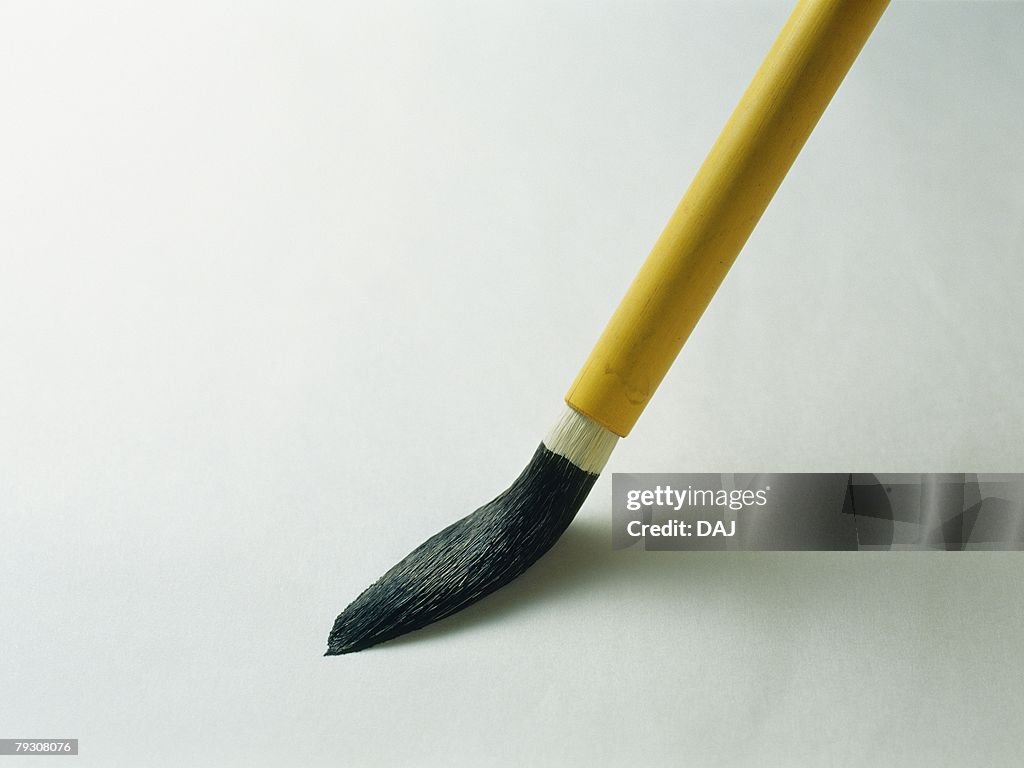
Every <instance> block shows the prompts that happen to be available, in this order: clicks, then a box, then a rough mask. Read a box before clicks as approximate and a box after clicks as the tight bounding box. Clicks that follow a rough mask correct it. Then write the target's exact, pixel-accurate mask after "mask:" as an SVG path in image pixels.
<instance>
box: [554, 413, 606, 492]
mask: <svg viewBox="0 0 1024 768" xmlns="http://www.w3.org/2000/svg"><path fill="white" fill-rule="evenodd" d="M618 441H619V436H618V435H616V434H615V433H614V432H612V431H610V430H607V429H605V428H604V427H602V426H601V425H600V424H598V423H597V422H596V421H594V420H593V419H590V418H587V417H586V416H584V415H583V414H582V413H580V412H579V411H576V410H574V409H572V408H569V407H566V409H565V410H564V411H563V412H562V415H561V417H560V418H559V419H558V422H557V423H556V424H555V426H554V427H553V428H552V429H551V431H550V432H549V433H548V436H547V437H545V438H544V445H545V447H546V448H547V449H548V450H549V451H551V452H552V453H557V454H558V455H559V456H564V457H565V458H567V459H568V460H569V461H571V462H572V463H573V464H575V465H576V466H577V467H579V468H580V469H582V470H583V471H584V472H589V473H590V474H592V475H599V474H601V470H602V469H604V465H605V464H607V463H608V457H609V456H611V455H612V450H614V448H615V444H616V443H617V442H618Z"/></svg>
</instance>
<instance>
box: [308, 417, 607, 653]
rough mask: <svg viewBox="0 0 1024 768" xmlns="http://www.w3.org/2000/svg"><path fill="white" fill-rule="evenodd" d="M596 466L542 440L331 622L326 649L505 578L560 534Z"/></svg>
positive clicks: (358, 640) (352, 644)
mask: <svg viewBox="0 0 1024 768" xmlns="http://www.w3.org/2000/svg"><path fill="white" fill-rule="evenodd" d="M598 429H602V428H600V427H598ZM609 452H610V451H609ZM604 458H605V459H607V455H605V457H604ZM602 466H603V462H602ZM598 472H600V468H598V470H597V472H588V471H585V470H584V469H581V468H580V467H579V466H577V465H576V464H574V463H573V462H572V461H570V460H569V459H567V458H566V457H565V456H564V455H561V454H560V453H556V452H553V451H551V450H549V449H548V448H547V447H546V446H545V445H544V443H541V445H540V447H539V448H538V449H537V452H536V453H535V454H534V456H533V459H532V460H531V461H530V463H529V465H528V466H527V467H526V469H525V470H523V473H522V474H521V475H520V476H519V477H518V478H517V479H516V481H515V482H514V483H513V484H512V486H511V487H510V488H509V489H508V490H507V491H505V492H504V493H502V494H501V495H500V496H498V497H497V498H496V499H494V501H492V502H490V503H489V504H486V505H484V506H483V507H481V508H480V509H478V510H477V511H476V512H474V513H472V514H471V515H468V516H467V517H464V518H462V519H461V520H459V521H458V522H457V523H454V524H452V525H450V526H448V527H447V528H445V529H444V530H443V531H441V532H440V533H438V534H436V535H435V536H433V537H431V538H429V539H427V541H425V542H424V543H423V544H421V545H420V546H419V547H417V548H416V549H415V550H413V551H412V552H411V553H410V554H409V555H408V556H407V557H406V558H405V559H404V560H402V561H401V562H400V563H398V565H396V566H395V567H394V568H392V569H391V570H390V571H388V572H387V573H385V574H384V575H383V576H382V577H381V578H380V579H379V580H378V581H377V582H376V583H375V584H374V585H373V586H371V587H370V588H369V589H367V590H366V591H365V592H363V593H362V594H361V595H360V596H359V597H357V598H356V599H355V600H354V601H353V602H352V604H351V605H350V606H349V607H348V608H346V609H345V610H344V611H343V612H342V614H341V615H340V616H338V618H337V620H335V622H334V628H333V629H332V630H331V634H330V637H329V639H328V647H327V653H326V654H325V655H327V656H333V655H338V654H343V653H352V652H353V651H359V650H362V649H364V648H368V647H370V646H371V645H376V644H377V643H382V642H384V641H385V640H390V639H392V638H395V637H399V636H400V635H404V634H406V633H408V632H412V631H413V630H416V629H420V628H421V627H425V626H427V625H428V624H431V623H433V622H435V621H437V620H439V619H443V618H444V617H446V616H450V615H451V614H453V613H455V612H457V611H460V610H462V609H463V608H465V607H466V606H468V605H470V604H472V603H475V602H476V601H477V600H479V599H480V598H482V597H485V596H486V595H489V594H490V593H491V592H494V591H495V590H496V589H499V588H501V587H503V586H505V585H506V584H508V583H509V582H510V581H512V580H513V579H515V578H516V577H517V576H519V575H520V574H521V573H522V572H523V571H525V570H526V569H527V568H529V567H530V566H531V565H533V563H534V562H536V560H537V559H538V558H539V557H540V556H541V555H543V554H544V553H545V552H547V551H548V550H549V549H550V548H551V546H552V545H553V544H554V543H555V542H556V541H557V540H558V537H559V536H561V535H562V533H563V532H564V531H565V529H566V528H567V527H568V525H569V523H570V522H572V519H573V518H574V517H575V516H576V512H577V511H578V510H579V508H580V506H581V505H582V504H583V501H584V499H586V497H587V494H588V493H589V492H590V489H591V488H592V487H593V485H594V482H595V481H596V480H597V476H598V474H597V473H598Z"/></svg>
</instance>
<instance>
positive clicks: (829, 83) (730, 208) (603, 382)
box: [565, 0, 888, 437]
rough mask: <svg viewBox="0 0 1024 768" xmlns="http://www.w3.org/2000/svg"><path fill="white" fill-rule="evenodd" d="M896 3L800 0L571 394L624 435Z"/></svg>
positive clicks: (571, 400) (569, 399)
mask: <svg viewBox="0 0 1024 768" xmlns="http://www.w3.org/2000/svg"><path fill="white" fill-rule="evenodd" d="M887 5H888V0H800V2H798V3H797V6H796V9H795V10H794V11H793V13H792V14H791V15H790V17H789V20H788V21H787V22H786V25H785V27H783V29H782V32H781V33H780V34H779V37H778V39H777V40H776V41H775V44H774V45H773V46H772V48H771V50H770V51H769V52H768V55H767V57H766V58H765V60H764V62H763V63H762V64H761V67H760V69H758V71H757V74H756V75H755V76H754V79H753V81H752V82H751V83H750V85H749V86H748V87H747V90H746V92H745V93H744V94H743V98H742V99H741V100H740V103H739V105H738V106H737V107H736V109H735V111H734V112H733V113H732V116H731V117H730V118H729V121H728V123H726V126H725V128H724V129H723V130H722V133H721V135H720V136H719V137H718V140H717V141H716V142H715V145H714V147H712V149H711V152H710V153H709V154H708V157H707V159H706V160H705V161H704V164H703V165H702V166H701V168H700V170H699V171H698V172H697V175H696V177H695V178H694V180H693V182H692V183H691V184H690V188H689V189H688V190H687V191H686V194H685V195H684V196H683V199H682V201H681V202H680V203H679V206H678V207H677V208H676V210H675V213H673V215H672V218H671V219H670V220H669V222H668V224H667V225H666V227H665V230H664V232H662V233H661V237H659V238H658V241H657V242H656V243H655V245H654V249H653V250H652V251H651V254H650V256H648V257H647V261H645V262H644V265H643V267H642V268H641V269H640V272H639V274H638V275H637V276H636V279H635V280H634V281H633V284H632V285H631V286H630V288H629V290H628V291H627V293H626V296H625V298H623V300H622V303H621V304H620V305H619V307H618V309H617V310H616V311H615V314H614V315H613V316H612V319H611V320H610V321H609V323H608V326H607V327H606V328H605V330H604V333H603V334H602V335H601V338H600V339H599V340H598V342H597V346H595V347H594V350H593V352H591V353H590V357H589V358H588V359H587V362H586V363H585V364H584V366H583V370H581V371H580V373H579V376H577V377H576V381H575V382H574V383H573V385H572V387H570V389H569V393H568V394H567V395H566V397H565V400H566V403H568V404H569V405H570V406H571V407H572V408H574V409H576V410H577V411H580V412H581V413H584V414H586V415H587V416H589V417H590V418H592V419H593V420H594V421H596V422H598V423H599V424H601V425H603V426H604V427H606V428H608V429H610V430H611V431H612V432H614V433H616V434H617V435H620V436H622V437H625V436H626V435H627V434H629V431H630V430H631V429H632V428H633V425H634V424H635V423H636V420H637V419H638V418H639V417H640V414H641V412H642V411H643V409H644V407H645V406H646V405H647V403H648V401H649V400H650V399H651V396H652V395H653V394H654V390H655V389H657V387H658V384H659V383H661V380H662V378H663V377H664V376H665V374H666V373H667V372H668V369H669V367H670V366H671V365H672V362H673V361H674V360H675V358H676V355H678V354H679V350H680V349H681V348H682V346H683V343H684V342H685V341H686V339H687V337H688V336H689V335H690V332H691V331H692V330H693V327H694V326H695V325H696V324H697V321H698V320H699V319H700V316H701V315H702V314H703V313H704V310H705V308H706V307H707V305H708V302H710V301H711V297H712V296H714V294H715V291H716V290H717V289H718V286H719V285H720V284H721V282H722V279H723V278H724V277H725V274H726V272H728V271H729V267H731V266H732V263H733V261H734V260H735V259H736V256H737V254H738V253H739V252H740V249H741V248H742V247H743V244H744V243H745V242H746V241H747V238H748V237H749V236H750V233H751V232H752V231H753V229H754V226H755V225H756V224H757V221H758V219H760V218H761V214H762V213H764V209H765V208H766V207H767V206H768V203H769V202H770V201H771V198H772V195H774V194H775V190H776V189H778V187H779V184H781V183H782V179H783V177H784V176H785V175H786V171H788V170H789V167H790V165H792V163H793V160H794V159H796V156H797V154H798V153H799V152H800V149H801V147H803V145H804V142H805V141H806V140H807V137H808V136H809V135H810V133H811V130H812V129H813V128H814V126H815V124H816V123H817V122H818V118H819V117H821V113H822V112H824V111H825V107H826V106H827V105H828V103H829V101H830V100H831V99H832V96H833V94H834V93H835V92H836V89H837V88H838V87H839V83H841V82H842V80H843V77H844V76H845V75H846V72H847V71H848V70H849V68H850V66H851V65H852V64H853V60H854V59H855V58H857V54H858V53H859V52H860V49H861V47H862V46H863V45H864V43H865V41H866V40H867V39H868V36H869V35H870V34H871V30H872V29H874V27H875V24H876V23H877V21H878V19H879V17H880V16H881V15H882V12H883V11H884V10H885V7H886V6H887Z"/></svg>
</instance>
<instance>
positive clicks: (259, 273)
mask: <svg viewBox="0 0 1024 768" xmlns="http://www.w3.org/2000/svg"><path fill="white" fill-rule="evenodd" d="M788 10H789V7H788V4H787V3H700V4H695V3H675V2H671V3H670V2H651V3H626V2H599V3H584V2H557V3H541V2H528V3H515V4H499V3H492V2H488V3H460V2H436V3H415V2H409V3H396V2H384V3H359V4H356V3H340V4H339V3H316V2H313V3H300V4H295V3H284V2H259V3H245V4H241V3H226V2H213V3H210V2H183V3H174V4H153V3H148V4H137V3H128V2H104V3H59V2H31V3H29V2H24V3H17V2H10V3H5V4H3V6H2V10H0V17H2V18H0V71H3V72H4V73H5V74H4V76H3V77H2V78H0V103H2V105H3V114H4V117H3V120H2V121H0V169H2V170H0V266H2V278H0V359H2V375H0V534H2V540H3V552H2V555H0V605H2V606H3V617H4V620H3V622H2V623H0V648H2V652H0V692H2V695H0V737H3V738H19V737H47V738H49V737H67V738H78V739H80V751H81V754H80V755H79V756H78V757H74V758H70V757H69V758H66V759H67V760H69V761H71V760H74V761H77V762H76V763H75V764H76V765H79V766H140V765H146V766H163V765H167V766H171V765H173V766H181V765H191V766H205V765H210V766H233V765H239V766H241V765H245V766H258V765H267V766H270V765H281V764H288V763H291V764H297V765H304V766H320V765H324V766H326V765H332V766H335V765H353V766H406V765H417V766H420V765H423V766H426V765H438V766H442V765H443V766H461V765H498V766H504V765H508V766H512V765H535V766H542V765H552V766H593V765H609V766H620V765H622V766H625V765H652V766H655V765H657V766H660V765H679V764H687V765H708V766H712V765H713V766H770V765H778V766H800V765H808V766H820V765H834V766H847V765H848V766H857V765H894V766H895V765H899V766H925V765H927V766H937V765H949V766H955V765H968V764H970V765H988V766H1009V765H1017V764H1019V759H1020V758H1019V755H1020V723H1021V721H1022V720H1024V686H1022V685H1021V680H1022V679H1024V661H1022V657H1021V655H1020V648H1021V646H1022V642H1024V619H1022V616H1024V591H1022V590H1021V589H1020V584H1021V577H1022V576H1024V560H1022V559H1021V557H1020V555H1019V554H971V555H965V554H944V553H943V554H934V555H922V554H878V555H874V554H838V553H837V554H793V555H790V554H753V553H751V554H733V555H724V554H717V553H702V554H684V553H662V554H652V553H642V552H641V553H612V552H611V548H610V531H609V527H608V526H609V518H610V509H611V486H610V478H607V477H606V478H603V479H602V480H601V481H600V482H599V484H598V485H597V487H596V488H595V490H594V492H593V494H592V496H591V498H590V500H589V501H588V502H587V504H586V506H585V507H584V509H583V510H582V512H581V514H580V517H579V519H578V520H577V522H576V523H575V524H574V525H573V527H572V528H571V529H570V531H569V532H568V533H567V535H566V536H565V538H564V539H563V541H562V542H560V544H559V545H558V546H557V547H556V549H555V550H554V551H553V552H552V553H551V554H550V556H549V557H547V558H545V560H543V561H542V562H541V563H540V564H539V565H538V566H537V567H536V568H535V569H534V570H532V571H531V572H530V573H528V574H527V575H526V576H525V577H523V578H522V579H521V580H520V581H519V582H517V583H516V584H514V585H512V586H510V587H509V588H507V589H506V590H504V591H503V592H502V593H499V594H497V595H495V596H493V597H492V598H490V599H488V600H487V601H485V602H484V603H482V604H480V605H478V606H475V607H474V608H472V609H470V610H467V611H466V612H465V613H464V614H462V615H461V616H459V617H456V618H454V619H452V620H450V621H448V622H446V623H444V624H442V625H438V626H437V627H435V628H432V629H428V630H425V631H423V632H422V633H420V634H419V635H418V636H414V637H410V638H408V639H406V640H402V641H398V642H395V643H392V644H390V645H387V646H382V647H380V648H378V649H375V650H372V651H368V652H366V653H362V654H357V655H354V656H348V657H343V658H331V659H325V658H321V656H320V654H321V653H322V652H323V650H324V645H325V641H326V635H327V631H328V630H329V628H330V625H331V622H332V620H333V618H334V616H335V615H336V614H337V613H338V611H340V610H341V609H342V608H344V607H345V605H346V604H347V603H348V601H350V600H351V599H352V598H354V597H355V596H356V594H358V592H359V591H360V590H361V589H363V588H364V587H365V586H367V585H368V584H369V583H370V582H371V581H373V580H374V579H376V578H377V576H379V575H380V574H381V573H382V572H383V571H384V570H385V569H386V568H387V567H389V566H390V565H392V564H393V563H394V562H395V561H396V560H398V559H399V558H400V557H402V556H403V555H404V554H406V552H408V551H409V550H410V549H411V548H412V547H413V546H415V545H416V544H418V543H419V542H420V541H421V540H423V539H424V538H425V537H426V536H428V535H430V534H432V533H434V532H436V531H437V530H439V529H440V528H442V527H444V526H445V525H447V524H448V523H449V522H451V521H453V520H454V519H456V518H457V517H460V516H462V515H464V514H466V513H467V512H469V511H471V510H472V509H473V508H475V507H476V506H478V505H479V504H481V503H483V502H485V501H487V500H488V499H490V498H491V497H493V496H494V495H496V494H497V493H498V492H499V491H500V490H502V489H503V488H504V487H505V486H506V485H507V484H508V483H509V482H510V481H511V480H512V479H513V478H514V477H515V475H516V474H517V473H518V472H519V471H520V469H521V468H522V467H523V466H524V464H525V463H526V461H527V460H528V458H529V456H530V454H531V453H532V451H533V449H534V447H535V445H536V443H537V442H538V441H539V440H540V439H541V437H542V436H543V435H544V433H545V431H546V429H547V427H548V426H549V425H550V423H551V422H552V421H553V419H554V418H555V416H556V415H557V413H558V411H559V408H560V407H561V406H560V399H561V396H562V394H563V393H564V390H565V388H566V387H567V386H568V384H569V383H570V381H571V379H572V377H573V375H574V374H575V371H576V369H577V367H578V366H579V365H580V364H581V363H582V361H583V359H584V358H585V356H586V353H587V352H588V350H589V348H590V345H591V344H592V343H593V341H594V340H595V339H596V338H597V335H598V333H599V331H600V329H601V328H602V327H603V324H604V322H605V321H606V319H607V317H608V316H609V315H610V313H611V311H612V309H613V308H614V306H615V304H616V302H617V301H618V299H619V298H620V296H621V294H622V293H623V291H624V290H625V288H626V285H627V284H628V281H629V280H630V279H631V277H632V275H633V273H634V272H635V270H636V269H637V267H638V266H639V264H640V262H641V260H642V259H643V257H644V256H645V255H646V253H647V250H648V249H649V247H650V246H651V244H652V243H653V242H654V239H655V238H656V236H657V234H658V232H659V231H660V228H661V226H662V225H663V223H664V221H665V220H666V219H667V217H668V215H669V214H670V213H671V211H672V210H673V208H674V207H675V204H676V202H677V200H678V198H679V197H680V196H681V194H682V192H683V191H684V189H685V187H686V185H687V183H688V182H689V179H690V178H691V177H692V175H693V173H694V172H695V170H696V168H697V166H698V165H699V163H700V162H701V160H702V159H703V156H704V154H705V152H706V151H707V149H708V148H709V147H710V145H711V142H712V141H713V140H714V138H715V136H716V135H717V132H718V130H719V129H720V128H721V126H722V124H723V123H724V121H725V119H726V117H727V116H728V114H729V112H730V110H731V108H732V106H733V105H734V104H735V102H736V100H737V99H738V98H739V95H740V93H741V92H742V90H743V88H744V87H745V85H746V83H747V82H748V81H749V79H750V77H751V75H752V74H753V72H754V70H755V69H756V67H757V65H758V63H759V61H760V59H761V57H762V56H763V54H764V53H765V51H767V49H768V47H769V46H770V44H771V42H772V40H773V39H774V36H775V34H776V33H777V31H778V29H779V28H780V27H781V25H782V23H783V21H784V20H785V18H786V15H787V13H788ZM1022 31H1024V5H1022V4H1020V3H910V2H894V3H893V5H892V7H891V8H890V9H889V11H888V12H887V14H886V16H885V17H884V18H883V20H882V22H881V24H880V26H879V28H878V29H877V31H876V33H875V36H874V38H873V39H872V40H871V41H869V43H868V45H867V47H866V49H865V50H864V52H863V54H862V57H861V59H860V60H859V61H858V62H857V63H856V64H855V66H854V69H853V71H852V73H851V75H850V76H849V78H848V80H847V82H846V83H845V84H844V85H843V87H842V88H841V89H840V92H839V94H838V95H837V97H836V99H835V100H834V102H833V104H832V106H831V107H830V109H829V111H828V112H827V113H826V115H825V117H824V118H823V120H822V122H821V124H820V125H819V127H818V129H817V130H816V132H815V134H814V135H813V136H812V138H811V139H810V141H809V142H808V144H807V146H806V148H805V150H804V152H803V154H802V155H801V157H800V158H799V159H798V161H797V163H796V165H795V167H794V169H793V171H792V173H791V174H790V177H789V178H788V179H787V180H786V182H785V183H784V184H783V186H782V188H781V189H780V191H779V194H778V196H777V198H776V200H775V201H774V202H773V203H772V205H771V206H770V208H769V209H768V212H767V213H766V215H765V217H764V219H763V221H762V223H761V225H760V227H759V229H758V230H757V231H756V232H755V234H754V236H753V237H752V238H751V240H750V242H749V243H748V246H747V248H746V250H745V251H744V253H743V254H742V255H741V256H740V258H739V260H738V261H737V264H736V266H735V268H734V270H733V271H732V273H731V274H730V276H729V277H728V279H727V280H726V283H725V284H724V286H723V287H722V289H721V291H720V292H719V294H718V296H717V297H716V298H715V300H714V302H713V303H712V305H711V307H710V309H709V310H708V312H707V314H706V315H705V317H704V318H703V319H702V321H701V323H700V325H699V326H698V328H697V329H696V331H695V332H694V334H693V336H692V338H691V340H690V342H689V343H688V345H687V347H686V349H685V350H684V351H683V353H682V355H681V356H680V358H679V360H678V362H677V365H676V367H675V368H674V369H673V371H672V372H671V373H670V374H669V376H668V377H667V378H666V380H665V382H664V383H663V385H662V388H661V389H660V391H659V393H658V396H657V397H656V398H655V399H654V401H653V403H652V405H651V406H650V408H649V409H648V411H647V412H646V413H645V416H644V418H643V419H642V420H641V422H640V423H639V425H638V426H637V428H636V430H635V431H634V433H633V435H632V436H631V437H630V438H629V439H628V440H626V441H624V442H623V443H622V444H621V445H620V447H619V449H618V450H617V452H616V454H615V455H614V456H613V458H612V461H611V464H610V465H609V467H608V471H609V472H612V471H625V472H683V471H686V472H692V471H711V472H731V471H765V472H767V471H829V470H831V471H871V472H915V471H918V472H919V471H932V472H939V471H958V472H964V471H968V472H972V471H985V472H1014V471H1016V472H1019V471H1022V468H1024V444H1022V443H1024V441H1022V439H1021V437H1022V424H1024V389H1022V387H1021V381H1022V377H1024V340H1022V336H1021V334H1020V328H1021V327H1024V306H1022V302H1021V295H1022V288H1024V260H1022V258H1021V253H1022V250H1024V144H1022V142H1021V135H1022V132H1021V126H1022V117H1024V111H1022V103H1024V102H1022V100H1021V94H1022V93H1024V46H1022V45H1021V44H1020V43H1021V33H1022ZM36 760H37V761H38V762H36V761H33V765H37V764H39V765H46V764H48V763H49V762H54V763H55V764H57V765H65V764H67V763H63V762H58V758H56V757H54V758H46V757H42V758H37V759H36Z"/></svg>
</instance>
